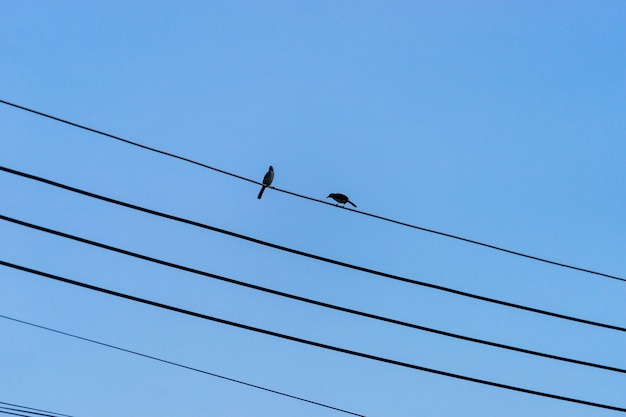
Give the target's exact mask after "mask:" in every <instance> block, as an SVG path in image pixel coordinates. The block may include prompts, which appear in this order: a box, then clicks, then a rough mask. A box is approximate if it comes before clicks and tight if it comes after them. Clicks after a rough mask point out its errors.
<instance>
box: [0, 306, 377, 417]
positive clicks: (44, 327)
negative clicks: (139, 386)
mask: <svg viewBox="0 0 626 417" xmlns="http://www.w3.org/2000/svg"><path fill="white" fill-rule="evenodd" d="M0 318H3V319H7V320H12V321H14V322H17V323H21V324H26V325H28V326H32V327H37V328H39V329H43V330H47V331H50V332H54V333H57V334H61V335H63V336H69V337H73V338H74V339H78V340H82V341H84V342H89V343H94V344H97V345H100V346H105V347H108V348H111V349H116V350H119V351H121V352H126V353H131V354H133V355H136V356H141V357H142V358H147V359H152V360H155V361H158V362H162V363H166V364H168V365H174V366H177V367H179V368H183V369H187V370H189V371H194V372H199V373H201V374H205V375H209V376H214V377H216V378H220V379H223V380H226V381H230V382H236V383H237V384H241V385H245V386H247V387H251V388H256V389H260V390H263V391H267V392H271V393H272V394H278V395H282V396H283V397H288V398H292V399H294V400H299V401H304V402H306V403H309V404H313V405H318V406H320V407H325V408H328V409H331V410H335V411H340V412H342V413H346V414H351V415H353V416H359V417H365V416H364V415H363V414H357V413H353V412H352V411H347V410H343V409H341V408H337V407H333V406H330V405H327V404H323V403H319V402H317V401H312V400H307V399H306V398H302V397H297V396H295V395H291V394H286V393H284V392H281V391H276V390H273V389H270V388H265V387H262V386H260V385H255V384H251V383H249V382H244V381H240V380H238V379H234V378H229V377H227V376H223V375H219V374H215V373H212V372H208V371H203V370H202V369H198V368H194V367H191V366H187V365H182V364H180V363H176V362H172V361H168V360H167V359H162V358H158V357H156V356H151V355H147V354H145V353H140V352H136V351H134V350H130V349H125V348H121V347H119V346H115V345H111V344H108V343H104V342H99V341H97V340H93V339H88V338H86V337H82V336H77V335H75V334H71V333H67V332H63V331H61V330H55V329H52V328H50V327H46V326H42V325H39V324H35V323H30V322H27V321H24V320H19V319H16V318H13V317H9V316H5V315H2V314H0ZM2 404H7V403H2ZM11 405H12V404H11ZM24 408H27V407H24ZM34 410H36V408H35V409H34ZM38 411H42V410H38ZM60 416H65V414H60ZM53 417H54V416H53ZM66 417H71V416H66Z"/></svg>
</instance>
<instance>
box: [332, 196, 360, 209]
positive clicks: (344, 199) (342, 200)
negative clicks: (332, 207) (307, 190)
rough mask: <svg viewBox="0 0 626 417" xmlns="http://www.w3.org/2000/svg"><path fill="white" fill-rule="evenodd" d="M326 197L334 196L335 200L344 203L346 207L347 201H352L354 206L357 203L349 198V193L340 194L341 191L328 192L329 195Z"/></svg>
mask: <svg viewBox="0 0 626 417" xmlns="http://www.w3.org/2000/svg"><path fill="white" fill-rule="evenodd" d="M326 198H332V199H333V200H335V201H336V202H337V203H339V204H343V206H344V207H345V205H346V203H350V204H352V205H353V206H354V207H356V204H354V203H353V202H352V201H350V199H349V198H348V196H347V195H345V194H339V193H330V194H328V197H326Z"/></svg>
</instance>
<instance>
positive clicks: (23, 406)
mask: <svg viewBox="0 0 626 417" xmlns="http://www.w3.org/2000/svg"><path fill="white" fill-rule="evenodd" d="M5 318H7V317H5ZM0 404H4V405H8V406H10V407H19V408H23V409H25V410H33V411H39V412H42V413H48V414H54V416H60V417H72V416H70V415H68V414H61V413H55V412H54V411H48V410H42V409H40V408H33V407H26V406H25V405H19V404H12V403H7V402H4V401H0ZM5 408H6V407H5ZM20 411H22V410H20ZM24 412H29V411H24Z"/></svg>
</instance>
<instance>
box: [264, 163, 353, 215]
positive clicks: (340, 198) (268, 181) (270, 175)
mask: <svg viewBox="0 0 626 417" xmlns="http://www.w3.org/2000/svg"><path fill="white" fill-rule="evenodd" d="M272 181H274V167H273V166H271V165H270V169H269V170H268V171H267V173H266V174H265V176H264V177H263V186H262V187H261V191H259V195H258V196H257V197H256V198H258V199H261V197H263V191H265V189H266V188H267V187H269V186H270V185H272ZM326 198H332V199H333V200H335V201H336V202H337V203H339V204H343V205H344V206H345V205H346V203H350V204H352V205H353V206H354V207H356V204H354V203H353V202H352V201H350V199H349V198H348V196H347V195H345V194H340V193H330V194H328V197H326Z"/></svg>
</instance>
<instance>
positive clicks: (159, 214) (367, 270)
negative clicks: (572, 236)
mask: <svg viewBox="0 0 626 417" xmlns="http://www.w3.org/2000/svg"><path fill="white" fill-rule="evenodd" d="M0 171H4V172H7V173H10V174H14V175H18V176H21V177H24V178H28V179H31V180H34V181H38V182H41V183H44V184H48V185H52V186H54V187H57V188H61V189H64V190H67V191H71V192H73V193H77V194H81V195H84V196H87V197H91V198H95V199H97V200H101V201H105V202H107V203H111V204H115V205H118V206H122V207H126V208H130V209H132V210H136V211H140V212H142V213H147V214H151V215H154V216H157V217H161V218H165V219H168V220H173V221H176V222H179V223H184V224H188V225H190V226H194V227H199V228H202V229H206V230H210V231H213V232H217V233H222V234H225V235H228V236H232V237H235V238H238V239H243V240H247V241H248V242H253V243H256V244H259V245H263V246H267V247H270V248H273V249H278V250H281V251H284V252H289V253H293V254H295V255H299V256H304V257H307V258H311V259H315V260H317V261H322V262H326V263H330V264H333V265H338V266H342V267H344V268H349V269H353V270H355V271H361V272H365V273H368V274H372V275H378V276H381V277H384V278H389V279H393V280H396V281H400V282H405V283H408V284H412V285H418V286H422V287H426V288H431V289H434V290H437V291H443V292H447V293H450V294H456V295H459V296H462V297H468V298H473V299H476V300H480V301H484V302H488V303H493V304H498V305H502V306H506V307H510V308H515V309H519V310H524V311H530V312H533V313H537V314H542V315H546V316H550V317H555V318H559V319H563V320H569V321H573V322H577V323H583V324H588V325H590V326H597V327H603V328H605V329H611V330H617V331H621V332H626V328H625V327H620V326H616V325H612V324H605V323H600V322H597V321H592V320H587V319H581V318H577V317H573V316H568V315H565V314H560V313H554V312H551V311H547V310H542V309H538V308H534V307H527V306H523V305H521V304H515V303H511V302H508V301H502V300H498V299H495V298H490V297H485V296H482V295H477V294H472V293H469V292H465V291H460V290H455V289H452V288H448V287H444V286H441V285H437V284H432V283H428V282H424V281H417V280H414V279H411V278H406V277H401V276H399V275H394V274H389V273H387V272H381V271H377V270H374V269H370V268H365V267H362V266H358V265H353V264H349V263H346V262H341V261H337V260H334V259H330V258H325V257H323V256H319V255H315V254H311V253H308V252H304V251H300V250H297V249H292V248H289V247H286V246H281V245H278V244H275V243H270V242H266V241H263V240H260V239H256V238H253V237H250V236H246V235H242V234H240V233H235V232H232V231H229V230H225V229H221V228H219V227H215V226H210V225H207V224H204V223H200V222H197V221H194V220H189V219H185V218H182V217H178V216H174V215H171V214H167V213H163V212H159V211H156V210H152V209H149V208H145V207H141V206H137V205H134V204H131V203H126V202H124V201H120V200H116V199H113V198H110V197H105V196H102V195H99V194H95V193H92V192H89V191H84V190H81V189H79V188H75V187H71V186H69V185H65V184H61V183H58V182H55V181H52V180H49V179H46V178H42V177H38V176H35V175H32V174H27V173H24V172H20V171H16V170H14V169H11V168H6V167H3V166H0Z"/></svg>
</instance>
